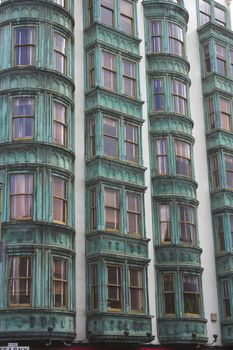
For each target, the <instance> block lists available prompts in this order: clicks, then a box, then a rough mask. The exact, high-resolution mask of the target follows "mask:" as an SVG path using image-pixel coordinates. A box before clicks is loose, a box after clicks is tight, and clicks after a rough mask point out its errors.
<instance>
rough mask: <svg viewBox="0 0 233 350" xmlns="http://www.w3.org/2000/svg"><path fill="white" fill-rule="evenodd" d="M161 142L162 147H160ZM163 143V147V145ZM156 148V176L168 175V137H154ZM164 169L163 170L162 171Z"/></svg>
mask: <svg viewBox="0 0 233 350" xmlns="http://www.w3.org/2000/svg"><path fill="white" fill-rule="evenodd" d="M161 143H162V147H161ZM164 145H165V147H164ZM155 149H156V165H157V166H156V170H157V175H158V176H167V175H169V166H168V139H167V137H160V138H156V139H155ZM163 169H165V171H163Z"/></svg>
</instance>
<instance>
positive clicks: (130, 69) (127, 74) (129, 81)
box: [122, 58, 136, 97]
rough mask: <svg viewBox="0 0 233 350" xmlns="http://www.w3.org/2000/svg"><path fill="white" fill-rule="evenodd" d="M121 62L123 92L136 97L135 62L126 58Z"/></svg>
mask: <svg viewBox="0 0 233 350" xmlns="http://www.w3.org/2000/svg"><path fill="white" fill-rule="evenodd" d="M122 63H123V93H124V94H125V95H128V96H131V97H136V64H135V63H134V62H132V61H129V60H127V59H125V58H124V59H123V60H122Z"/></svg>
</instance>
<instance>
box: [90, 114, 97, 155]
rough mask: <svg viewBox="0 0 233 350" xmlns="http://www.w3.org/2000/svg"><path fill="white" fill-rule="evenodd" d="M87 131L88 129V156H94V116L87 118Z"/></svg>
mask: <svg viewBox="0 0 233 350" xmlns="http://www.w3.org/2000/svg"><path fill="white" fill-rule="evenodd" d="M88 124H89V125H88V131H89V156H90V158H94V157H95V156H96V120H95V116H92V117H91V118H90V119H89V120H88Z"/></svg>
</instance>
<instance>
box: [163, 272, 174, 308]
mask: <svg viewBox="0 0 233 350" xmlns="http://www.w3.org/2000/svg"><path fill="white" fill-rule="evenodd" d="M163 302H164V314H165V315H174V314H175V313H176V308H175V286H174V275H172V274H164V275H163Z"/></svg>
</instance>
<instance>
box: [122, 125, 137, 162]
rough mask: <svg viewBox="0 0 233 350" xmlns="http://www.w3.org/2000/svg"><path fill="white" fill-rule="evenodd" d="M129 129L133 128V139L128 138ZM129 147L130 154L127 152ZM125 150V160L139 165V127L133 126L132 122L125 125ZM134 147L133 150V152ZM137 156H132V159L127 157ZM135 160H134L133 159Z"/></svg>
mask: <svg viewBox="0 0 233 350" xmlns="http://www.w3.org/2000/svg"><path fill="white" fill-rule="evenodd" d="M127 127H131V128H133V130H134V131H133V132H132V134H133V137H132V139H129V138H127V130H126V129H127ZM127 145H129V147H130V152H127ZM124 146H125V147H124V148H125V160H126V161H127V162H130V163H133V164H138V163H139V126H138V125H136V124H132V123H130V122H125V123H124ZM131 147H132V150H131ZM128 153H130V154H133V155H134V154H135V156H132V157H131V158H130V159H129V157H127V154H128ZM133 158H134V159H133Z"/></svg>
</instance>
